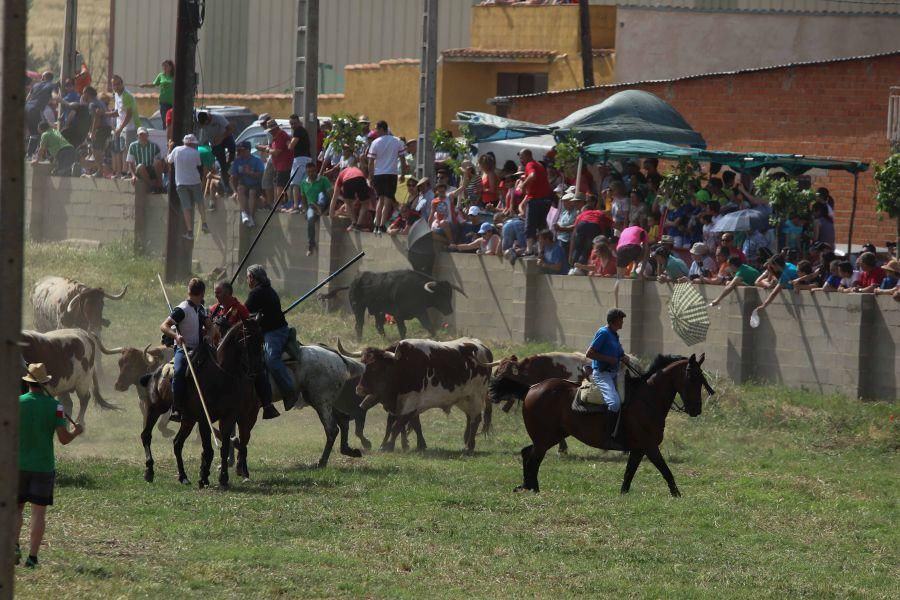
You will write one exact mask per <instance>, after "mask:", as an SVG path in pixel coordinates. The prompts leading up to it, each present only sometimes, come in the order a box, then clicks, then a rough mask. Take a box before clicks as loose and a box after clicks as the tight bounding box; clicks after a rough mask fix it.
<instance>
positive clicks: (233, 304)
mask: <svg viewBox="0 0 900 600" xmlns="http://www.w3.org/2000/svg"><path fill="white" fill-rule="evenodd" d="M215 293H216V300H218V302H216V303H215V304H213V305H212V308H210V309H209V318H210V319H211V320H212V319H215V318H216V317H221V316H224V317H225V318H226V319H228V324H229V325H234V324H236V323H238V322H239V321H241V320H242V319H249V318H250V311H248V310H247V307H246V306H244V305H243V304H241V302H240V301H239V300H238V299H237V298H235V297H234V295H233V294H234V291H233V289H232V287H231V284H230V283H228V282H227V281H220V282H219V283H217V284H216V290H215Z"/></svg>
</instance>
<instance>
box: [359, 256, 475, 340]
mask: <svg viewBox="0 0 900 600" xmlns="http://www.w3.org/2000/svg"><path fill="white" fill-rule="evenodd" d="M453 290H456V291H458V292H459V293H461V294H462V295H464V296H465V295H466V294H465V292H463V291H462V289H460V288H459V287H456V286H454V285H453V284H451V283H449V282H447V281H436V280H434V279H432V278H431V277H429V276H428V275H425V274H424V273H419V272H417V271H408V270H402V271H388V272H386V273H372V272H370V271H362V272H360V273H359V274H358V275H357V276H356V277H355V278H354V279H353V282H352V283H351V284H350V306H351V307H352V308H353V315H354V316H355V317H356V339H357V341H360V340H362V330H363V323H364V320H365V315H366V311H369V314H370V315H372V316H374V317H375V327H376V329H377V330H378V333H380V334H381V335H384V322H385V315H386V314H390V315H392V316H393V317H394V319H395V321H396V322H397V329H398V331H399V333H400V339H405V338H406V321H408V320H411V319H418V320H419V322H420V323H421V324H422V327H424V328H425V329H427V330H428V333H429V334H431V336H432V337H434V336H435V335H436V333H437V332H436V330H435V327H434V324H433V323H432V321H431V317H429V315H428V309H429V308H433V309H436V310H438V311H439V312H440V313H441V314H444V315H449V314H450V313H452V312H453V302H452V300H453Z"/></svg>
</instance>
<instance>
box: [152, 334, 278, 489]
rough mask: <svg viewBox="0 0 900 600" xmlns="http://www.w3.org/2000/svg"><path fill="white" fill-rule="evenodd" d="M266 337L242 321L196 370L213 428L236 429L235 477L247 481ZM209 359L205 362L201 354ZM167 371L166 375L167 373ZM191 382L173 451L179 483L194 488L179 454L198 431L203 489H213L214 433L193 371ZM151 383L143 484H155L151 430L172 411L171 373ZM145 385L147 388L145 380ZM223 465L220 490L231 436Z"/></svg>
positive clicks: (224, 449)
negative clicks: (256, 382)
mask: <svg viewBox="0 0 900 600" xmlns="http://www.w3.org/2000/svg"><path fill="white" fill-rule="evenodd" d="M262 346H263V336H262V331H261V330H260V327H259V323H257V321H256V319H249V320H247V321H241V322H240V323H239V324H237V325H235V326H233V327H232V328H231V329H230V330H229V331H228V333H227V334H225V336H224V337H223V338H222V341H221V342H220V343H219V345H218V347H217V348H215V349H212V348H211V347H209V346H207V345H206V344H204V345H202V346H201V349H200V350H198V352H197V353H196V354H195V355H192V356H191V359H192V360H193V361H194V369H195V371H196V373H197V378H198V379H199V381H200V386H201V388H202V390H203V397H204V398H205V399H206V406H207V408H208V410H209V413H210V415H209V416H210V419H211V420H212V421H213V422H216V421H218V423H219V431H221V432H230V431H233V430H234V428H235V425H236V426H237V431H238V437H237V440H236V441H235V442H234V443H235V445H236V446H237V451H238V456H237V466H236V469H235V470H236V472H237V474H238V475H240V476H242V477H249V476H250V474H249V470H248V468H247V445H248V444H249V442H250V432H251V430H252V429H253V426H254V425H255V424H256V419H257V416H258V413H259V409H260V404H259V399H258V398H257V396H256V394H255V392H254V387H253V382H254V379H255V378H256V375H257V373H259V372H260V371H261V370H262V369H263V350H262ZM204 353H205V354H206V356H204V355H203V354H204ZM167 368H168V373H167ZM185 376H186V377H187V378H188V379H189V382H188V383H189V388H188V389H189V391H188V394H187V397H186V399H185V410H184V411H182V419H181V427H180V428H179V430H178V433H177V434H176V435H175V440H174V451H175V460H176V463H177V465H178V481H179V482H181V483H185V484H187V483H190V482H189V480H188V478H187V475H186V474H185V471H184V461H183V459H182V456H181V453H182V450H183V448H184V443H185V441H186V440H187V437H188V436H189V435H190V433H191V431H192V430H193V429H194V425H197V426H198V428H199V431H200V439H201V442H202V445H203V452H202V454H201V460H200V480H199V485H200V487H206V486H208V485H209V473H210V469H211V465H212V459H213V446H212V433H213V432H212V431H211V430H210V428H209V425H208V423H207V421H206V416H205V415H204V413H203V407H202V405H201V404H200V398H199V396H198V395H197V389H196V386H195V385H194V381H193V377H192V376H191V374H190V371H188V373H187V374H186V375H185ZM150 379H151V380H150V381H148V382H146V384H147V385H148V387H149V388H150V406H149V408H148V411H147V417H146V418H145V420H144V430H143V432H142V433H141V440H142V442H143V444H144V452H145V454H146V468H145V471H144V479H145V480H146V481H153V476H154V473H153V456H152V454H151V452H150V441H151V434H152V430H153V425H154V424H155V423H156V420H157V419H158V418H159V416H160V415H161V414H163V413H164V412H166V411H167V410H168V409H169V408H171V395H172V393H171V367H163V368H161V369H160V370H158V371H156V372H155V373H153V375H152V377H151V378H150ZM142 383H145V382H144V380H143V379H142ZM221 441H222V447H221V457H222V463H221V466H220V468H219V485H220V486H222V487H223V488H227V487H228V456H229V453H230V447H231V444H232V441H231V439H230V436H228V435H223V436H221Z"/></svg>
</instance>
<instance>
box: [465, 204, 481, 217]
mask: <svg viewBox="0 0 900 600" xmlns="http://www.w3.org/2000/svg"><path fill="white" fill-rule="evenodd" d="M468 214H469V215H471V216H473V217H477V216H478V215H480V214H481V209H480V208H478V207H477V206H470V207H469V213H468Z"/></svg>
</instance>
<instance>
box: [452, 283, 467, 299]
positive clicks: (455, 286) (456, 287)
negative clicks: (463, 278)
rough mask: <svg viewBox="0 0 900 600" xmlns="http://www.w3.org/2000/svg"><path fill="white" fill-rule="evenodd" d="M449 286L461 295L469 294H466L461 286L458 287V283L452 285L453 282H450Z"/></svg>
mask: <svg viewBox="0 0 900 600" xmlns="http://www.w3.org/2000/svg"><path fill="white" fill-rule="evenodd" d="M450 287H452V288H453V289H454V290H456V291H457V292H459V293H460V294H462V295H463V296H465V297H466V298H468V297H469V295H468V294H466V293H465V292H464V291H463V289H462V288H461V287H459V286H458V285H453V284H452V283H451V284H450Z"/></svg>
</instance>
